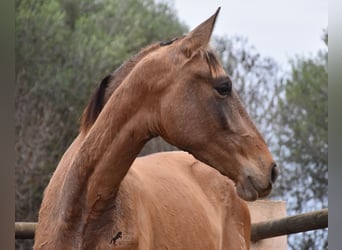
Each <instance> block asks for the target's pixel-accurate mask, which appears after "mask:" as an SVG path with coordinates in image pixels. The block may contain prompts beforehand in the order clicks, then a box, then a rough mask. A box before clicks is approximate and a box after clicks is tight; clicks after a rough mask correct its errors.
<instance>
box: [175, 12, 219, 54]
mask: <svg viewBox="0 0 342 250" xmlns="http://www.w3.org/2000/svg"><path fill="white" fill-rule="evenodd" d="M220 9H221V7H219V8H218V9H217V11H216V12H215V14H214V15H212V16H211V17H209V18H208V19H207V20H206V21H204V22H203V23H201V24H200V25H198V26H197V27H196V28H195V29H193V30H192V31H191V32H190V33H189V34H188V35H186V36H185V37H184V40H183V42H182V44H181V50H182V52H183V53H184V54H185V55H186V57H191V55H192V54H193V53H194V52H195V51H197V50H198V49H200V48H205V47H207V46H208V44H209V41H210V37H211V33H212V32H213V29H214V26H215V22H216V18H217V16H218V14H219V12H220Z"/></svg>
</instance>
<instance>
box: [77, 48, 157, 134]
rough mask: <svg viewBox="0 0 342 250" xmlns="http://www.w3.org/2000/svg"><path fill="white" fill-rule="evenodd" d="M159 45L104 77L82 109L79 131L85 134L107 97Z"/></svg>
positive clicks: (140, 53)
mask: <svg viewBox="0 0 342 250" xmlns="http://www.w3.org/2000/svg"><path fill="white" fill-rule="evenodd" d="M159 47H160V44H159V43H156V44H152V45H150V46H148V47H146V48H144V49H142V50H141V51H140V52H139V53H138V54H136V55H135V56H133V57H132V58H131V59H129V60H128V61H126V62H125V63H123V64H122V65H121V66H120V67H119V68H118V69H117V70H115V71H114V72H113V73H112V74H110V75H108V76H106V77H105V78H104V79H103V80H102V81H101V83H100V85H99V86H98V87H97V88H96V89H95V91H94V93H93V94H92V96H91V98H90V101H89V102H88V105H87V106H86V108H85V109H84V111H83V113H82V117H81V125H80V131H83V132H87V131H88V130H89V129H90V128H91V126H92V125H93V124H94V123H95V121H96V119H97V117H98V116H99V114H100V113H101V111H102V109H103V107H104V106H105V104H106V103H107V101H108V99H109V97H110V96H111V95H112V93H113V92H114V91H115V90H116V88H117V87H118V86H119V85H120V84H121V82H122V81H123V80H124V79H125V77H126V76H127V75H128V74H129V73H130V72H131V71H132V69H133V68H134V66H135V65H136V64H137V63H138V62H139V61H140V60H141V59H142V58H143V57H145V56H146V55H147V54H149V53H150V52H151V51H154V50H155V49H157V48H159Z"/></svg>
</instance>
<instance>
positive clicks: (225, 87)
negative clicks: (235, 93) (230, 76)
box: [214, 81, 232, 97]
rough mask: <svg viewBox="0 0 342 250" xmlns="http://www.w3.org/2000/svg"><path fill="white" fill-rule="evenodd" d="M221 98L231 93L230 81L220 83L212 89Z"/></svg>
mask: <svg viewBox="0 0 342 250" xmlns="http://www.w3.org/2000/svg"><path fill="white" fill-rule="evenodd" d="M214 88H215V90H216V91H217V93H219V95H221V96H224V97H226V96H228V95H230V94H231V92H232V84H231V82H230V81H225V82H221V83H220V85H218V86H215V87H214Z"/></svg>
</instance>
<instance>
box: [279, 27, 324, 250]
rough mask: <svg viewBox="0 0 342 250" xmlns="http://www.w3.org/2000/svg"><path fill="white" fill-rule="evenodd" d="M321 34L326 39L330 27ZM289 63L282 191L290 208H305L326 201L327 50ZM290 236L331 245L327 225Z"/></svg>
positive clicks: (296, 241) (283, 97) (282, 107)
mask: <svg viewBox="0 0 342 250" xmlns="http://www.w3.org/2000/svg"><path fill="white" fill-rule="evenodd" d="M323 39H324V41H325V44H326V45H327V42H328V36H327V33H325V34H324V37H323ZM291 66H292V70H291V75H290V78H289V79H287V80H286V81H284V84H283V88H282V91H281V92H280V93H279V105H278V108H277V112H278V115H277V116H278V120H277V124H278V125H277V127H278V129H277V135H278V136H277V137H278V139H279V142H278V143H279V147H278V157H279V158H280V162H281V164H282V173H281V178H280V187H279V188H278V195H279V196H280V197H282V198H283V199H284V200H286V201H287V207H288V210H289V211H291V213H302V212H307V211H313V210H317V209H321V208H323V207H327V206H328V197H327V196H328V51H327V49H326V50H323V51H320V52H319V53H318V54H317V56H316V57H314V58H304V57H303V58H301V57H298V58H296V59H295V60H293V61H292V62H291ZM280 193H282V194H280ZM290 238H291V239H292V238H293V240H291V241H290V242H292V243H291V244H293V249H325V248H326V247H327V231H315V232H312V233H306V234H304V235H303V236H302V237H301V238H299V236H298V235H296V236H291V237H290ZM317 238H320V239H322V240H320V241H317Z"/></svg>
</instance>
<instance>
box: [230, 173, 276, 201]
mask: <svg viewBox="0 0 342 250" xmlns="http://www.w3.org/2000/svg"><path fill="white" fill-rule="evenodd" d="M271 190H272V184H271V183H270V184H269V185H268V187H267V188H261V187H260V186H259V185H257V184H256V183H255V181H254V180H253V178H252V177H251V176H247V177H246V178H245V179H244V182H243V183H242V182H238V183H237V184H236V191H237V194H238V195H239V196H240V197H241V198H242V199H243V200H246V201H255V200H257V199H258V198H263V197H266V196H267V195H269V194H270V192H271Z"/></svg>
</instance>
